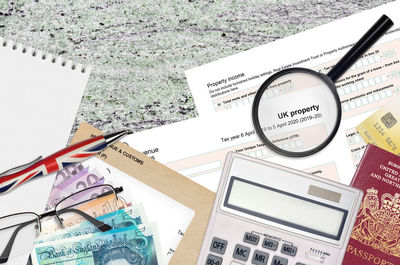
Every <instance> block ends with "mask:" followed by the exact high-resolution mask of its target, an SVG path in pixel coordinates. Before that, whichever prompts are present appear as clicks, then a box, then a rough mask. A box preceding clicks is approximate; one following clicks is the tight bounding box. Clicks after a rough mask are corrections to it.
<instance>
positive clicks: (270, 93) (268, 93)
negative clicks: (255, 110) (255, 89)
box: [267, 90, 273, 98]
mask: <svg viewBox="0 0 400 265" xmlns="http://www.w3.org/2000/svg"><path fill="white" fill-rule="evenodd" d="M267 96H268V97H269V98H271V97H272V96H273V94H272V92H271V91H270V90H268V91H267Z"/></svg>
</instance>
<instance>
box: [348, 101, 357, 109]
mask: <svg viewBox="0 0 400 265" xmlns="http://www.w3.org/2000/svg"><path fill="white" fill-rule="evenodd" d="M349 105H350V108H351V109H354V108H355V107H356V103H355V102H354V101H352V102H350V104H349Z"/></svg>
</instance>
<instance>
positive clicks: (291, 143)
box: [290, 141, 296, 149]
mask: <svg viewBox="0 0 400 265" xmlns="http://www.w3.org/2000/svg"><path fill="white" fill-rule="evenodd" d="M295 148H296V142H295V141H291V142H290V149H295Z"/></svg>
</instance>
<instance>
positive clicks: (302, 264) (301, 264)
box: [296, 262, 306, 265]
mask: <svg viewBox="0 0 400 265" xmlns="http://www.w3.org/2000/svg"><path fill="white" fill-rule="evenodd" d="M296 265H306V264H304V263H301V262H297V263H296Z"/></svg>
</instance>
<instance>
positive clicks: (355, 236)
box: [342, 144, 400, 265]
mask: <svg viewBox="0 0 400 265" xmlns="http://www.w3.org/2000/svg"><path fill="white" fill-rule="evenodd" d="M399 173H400V157H399V156H396V155H394V154H392V153H390V152H387V151H385V150H383V149H381V148H379V147H377V146H374V145H371V144H369V145H368V146H367V148H366V150H365V153H364V156H363V158H362V160H361V163H360V165H359V166H358V169H357V171H356V174H355V175H354V178H353V181H352V183H351V186H353V187H355V188H358V189H361V190H362V191H363V192H364V200H363V203H362V204H361V207H360V210H359V212H358V216H357V220H356V223H355V224H354V228H353V232H352V234H351V238H350V241H349V244H348V246H347V251H346V255H345V257H344V260H343V263H342V264H343V265H370V264H371V265H372V264H373V265H398V264H400V176H399Z"/></svg>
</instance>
